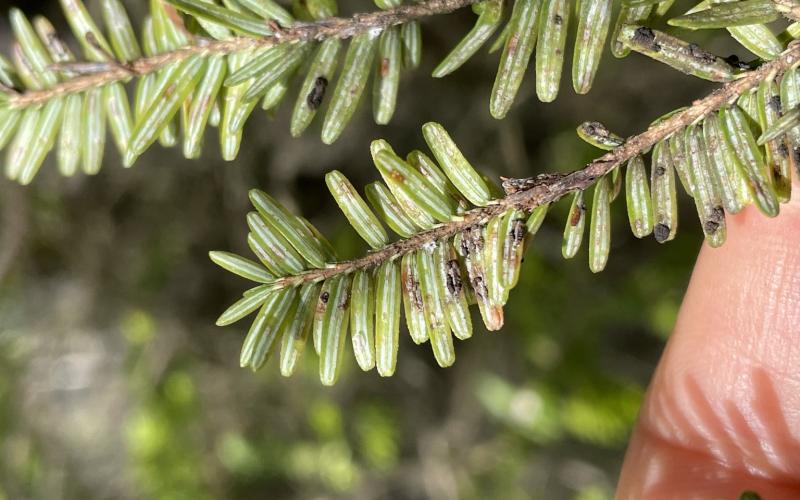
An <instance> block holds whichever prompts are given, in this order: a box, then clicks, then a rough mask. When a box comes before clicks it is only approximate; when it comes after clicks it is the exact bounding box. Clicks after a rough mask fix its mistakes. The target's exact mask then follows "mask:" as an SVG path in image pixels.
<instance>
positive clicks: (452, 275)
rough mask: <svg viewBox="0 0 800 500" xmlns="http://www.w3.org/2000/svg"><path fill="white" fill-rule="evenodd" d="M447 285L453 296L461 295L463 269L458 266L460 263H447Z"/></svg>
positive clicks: (452, 261)
mask: <svg viewBox="0 0 800 500" xmlns="http://www.w3.org/2000/svg"><path fill="white" fill-rule="evenodd" d="M445 283H446V285H447V291H448V293H449V294H450V295H451V296H456V295H458V294H459V293H461V286H462V284H461V268H460V267H459V266H458V261H457V260H455V259H453V260H450V261H447V264H446V273H445Z"/></svg>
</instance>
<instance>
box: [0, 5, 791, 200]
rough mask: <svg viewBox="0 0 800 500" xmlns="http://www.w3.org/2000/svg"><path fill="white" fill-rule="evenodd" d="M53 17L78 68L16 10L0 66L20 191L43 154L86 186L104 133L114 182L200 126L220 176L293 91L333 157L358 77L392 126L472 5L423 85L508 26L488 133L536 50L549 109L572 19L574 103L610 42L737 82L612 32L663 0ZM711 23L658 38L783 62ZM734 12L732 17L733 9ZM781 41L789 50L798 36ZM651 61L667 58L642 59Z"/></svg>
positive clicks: (743, 30) (170, 9)
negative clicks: (432, 38)
mask: <svg viewBox="0 0 800 500" xmlns="http://www.w3.org/2000/svg"><path fill="white" fill-rule="evenodd" d="M60 1H61V5H62V8H63V10H64V13H65V16H66V18H67V21H68V22H69V25H70V27H71V29H72V31H73V34H74V36H75V38H76V39H77V41H78V42H79V44H80V46H81V50H82V54H81V55H76V54H73V53H71V51H70V50H69V48H68V47H67V45H66V44H65V43H64V42H63V41H62V39H61V38H60V37H59V35H58V34H57V33H56V32H55V30H54V28H53V26H52V25H51V23H50V22H48V21H47V20H46V19H45V18H43V17H36V18H34V19H33V21H32V22H30V21H29V20H28V19H27V18H26V17H25V15H24V14H22V12H21V11H19V10H16V9H15V10H12V12H11V25H12V29H13V32H14V36H15V39H16V42H15V44H14V46H13V47H12V51H11V60H10V61H9V60H7V59H5V58H3V57H2V56H0V149H3V148H4V147H7V153H6V161H5V172H6V175H7V176H8V177H9V178H11V179H15V180H17V181H19V182H21V183H23V184H27V183H29V182H31V181H32V179H33V178H34V176H35V175H36V173H37V172H38V170H39V168H40V166H41V165H42V162H43V161H44V159H45V157H46V156H47V155H48V153H49V152H50V151H51V150H53V149H56V150H57V154H56V156H57V163H58V167H59V170H60V172H61V173H63V174H64V175H73V174H75V173H76V172H77V171H78V170H82V171H83V172H84V173H87V174H93V173H96V172H97V171H98V170H99V169H100V167H101V164H102V160H103V154H104V149H105V148H104V145H105V141H106V134H107V129H110V132H111V136H112V137H113V139H114V143H115V145H116V147H117V150H118V151H119V152H120V154H121V156H122V158H123V162H124V164H125V165H126V166H130V165H132V164H133V163H134V162H135V161H136V159H137V158H138V157H139V156H140V155H141V154H142V153H143V152H144V151H146V150H147V149H148V148H149V147H150V146H151V145H152V144H153V143H155V142H156V141H158V142H160V143H161V144H162V145H164V146H174V145H177V144H178V142H179V141H180V139H179V134H180V135H182V143H183V153H184V155H185V156H186V157H187V158H197V157H198V156H200V154H201V151H202V148H203V140H204V136H205V131H206V128H208V127H209V126H212V127H217V128H218V129H219V141H220V148H221V152H222V156H223V158H224V159H226V160H232V159H234V158H235V157H236V155H237V153H238V150H239V147H240V144H241V140H242V132H243V128H244V124H245V123H246V121H247V119H248V117H249V116H250V115H251V113H252V112H253V111H254V109H255V108H256V106H258V105H259V104H260V105H261V108H262V109H264V110H267V111H272V110H274V109H276V108H277V107H278V106H279V105H280V104H281V102H282V101H283V100H285V99H286V98H287V95H289V94H290V91H292V90H294V92H296V97H295V100H294V101H295V102H294V108H293V112H292V118H291V123H290V129H291V132H292V135H295V136H297V135H300V134H301V133H303V131H305V130H306V128H307V127H308V126H309V125H310V124H311V122H312V121H313V119H314V118H315V116H316V115H317V114H318V112H319V111H320V110H321V109H322V106H323V105H325V109H324V119H323V123H322V132H321V135H322V140H323V142H325V143H328V144H329V143H332V142H334V141H335V140H336V139H337V138H338V137H339V136H340V134H341V133H342V131H343V130H344V128H345V127H346V125H347V123H348V122H349V121H350V119H351V118H352V116H353V114H354V113H355V110H356V108H357V106H358V104H359V102H360V101H361V100H362V95H363V93H364V92H365V90H366V87H367V83H368V81H369V80H370V77H372V80H373V81H372V101H373V103H372V104H373V115H374V118H375V121H376V122H377V123H380V124H383V123H388V122H389V121H390V120H391V118H392V115H393V113H394V110H395V107H396V102H397V99H398V93H399V86H400V78H401V74H402V72H403V71H405V70H409V69H413V68H415V67H417V66H418V65H419V63H420V58H421V51H422V40H421V32H420V25H419V20H420V19H422V18H424V17H428V16H433V15H438V14H444V13H447V12H450V11H453V10H455V9H458V8H462V7H465V6H468V5H472V6H473V10H474V11H475V13H476V14H478V19H477V21H476V24H475V26H474V28H473V29H472V30H471V31H470V32H469V33H467V35H466V36H465V37H464V38H463V39H462V40H461V42H459V44H458V45H457V46H456V47H455V48H454V49H453V50H452V51H451V53H450V54H449V55H447V57H445V59H444V60H443V61H442V62H441V63H440V64H439V65H438V66H437V67H436V68H435V70H434V71H433V76H435V77H442V76H445V75H447V74H449V73H451V72H453V71H455V70H456V69H458V68H459V67H460V66H461V65H463V64H464V63H465V62H466V61H468V60H469V59H470V58H471V57H472V56H474V55H475V54H476V53H477V51H478V50H479V49H480V48H481V47H482V46H483V45H485V44H486V42H488V41H489V39H490V38H491V37H492V36H493V35H494V34H495V32H496V31H497V30H498V29H500V26H501V25H503V24H504V23H505V25H504V27H503V28H502V30H500V34H499V36H497V38H496V40H495V42H494V43H493V45H492V47H491V49H490V50H499V49H500V48H502V55H501V56H500V62H499V67H498V72H497V76H496V79H495V84H494V87H493V90H492V93H491V97H490V111H491V114H492V115H493V116H495V117H496V118H502V117H503V116H505V114H506V113H507V112H508V110H509V109H510V107H511V105H512V104H513V102H514V100H515V98H516V95H517V92H518V90H519V88H520V86H521V84H522V80H523V77H524V75H525V72H526V69H527V67H528V65H529V62H530V59H531V56H532V55H533V53H534V50H535V52H536V57H535V61H536V63H535V66H536V76H535V80H536V82H535V83H536V92H537V95H538V97H539V98H540V99H541V100H542V101H551V100H553V99H555V97H556V95H557V93H558V88H559V83H560V79H561V74H562V69H563V65H564V50H565V44H566V39H567V35H568V28H569V23H570V19H571V18H572V17H575V18H576V19H577V29H576V35H575V44H574V45H575V47H574V51H573V52H574V57H573V64H572V80H573V87H574V89H575V91H576V92H578V93H586V92H588V91H589V89H590V88H591V85H592V82H593V80H594V77H595V74H596V72H597V70H598V67H599V63H600V60H601V56H602V52H603V47H604V45H605V43H606V40H607V39H609V33H610V42H611V43H610V44H611V51H612V53H613V54H614V55H615V56H618V57H622V56H624V55H626V54H627V53H628V52H629V50H630V48H631V47H632V48H634V49H635V50H639V51H642V52H644V53H646V54H648V55H651V56H653V57H656V58H657V59H660V60H667V59H669V58H670V57H672V59H675V58H676V54H677V55H678V56H682V55H684V53H688V52H687V50H689V49H691V50H690V52H692V53H693V59H692V61H693V63H692V64H693V66H694V67H695V71H690V73H692V74H695V75H698V76H701V77H708V75H707V73H708V71H714V72H715V73H714V74H713V78H712V79H715V80H725V79H730V78H732V77H733V76H734V75H735V74H736V73H737V72H738V71H740V70H741V68H740V67H738V66H736V65H734V66H733V67H731V65H730V64H729V63H728V62H726V61H723V60H721V59H719V58H716V60H715V61H709V60H708V59H707V57H708V54H707V53H705V52H703V51H700V50H699V49H698V50H695V49H694V48H696V46H694V45H693V44H688V43H685V42H680V41H678V40H677V39H674V40H673V39H671V38H669V37H668V36H667V35H659V36H660V37H661V38H662V39H663V40H659V41H658V42H659V43H658V44H657V45H653V44H650V46H647V45H646V44H645V45H643V44H642V43H641V42H642V40H641V39H637V38H636V37H631V34H630V33H628V32H625V31H624V27H625V26H627V25H629V24H631V23H634V24H635V23H643V22H646V21H651V20H653V19H654V18H655V17H658V16H662V15H664V14H665V13H666V12H667V10H668V9H669V7H670V5H671V3H672V0H665V1H662V2H650V1H647V2H631V3H630V5H627V4H626V5H623V7H622V8H621V9H620V11H619V12H618V15H617V17H616V21H615V23H614V25H613V28H612V25H611V21H612V2H611V0H589V1H586V2H572V1H570V0H516V1H514V2H513V5H507V4H506V2H504V1H503V0H484V1H482V2H476V0H427V1H426V2H421V3H417V4H408V5H403V4H402V1H401V0H376V5H377V6H378V7H379V9H381V10H379V11H377V12H373V13H368V14H359V15H355V16H353V17H351V18H337V17H333V16H335V15H336V12H337V7H336V4H335V2H334V1H333V0H309V1H304V2H301V1H300V0H296V1H295V2H294V3H293V5H292V9H291V10H292V12H291V13H290V12H289V11H287V10H286V9H285V8H284V7H282V6H281V5H279V4H277V3H275V2H274V1H273V0H224V1H223V2H222V3H221V4H220V3H219V2H218V0H150V13H149V15H148V16H147V17H146V19H145V20H144V22H143V24H142V27H141V29H140V30H139V33H137V32H136V30H134V27H133V24H132V23H131V21H130V19H129V17H128V15H127V13H126V11H125V9H124V7H123V5H122V3H121V1H120V0H101V1H100V7H101V14H102V15H101V17H102V21H103V22H102V23H100V22H97V21H95V20H94V19H93V18H92V17H91V16H90V14H89V11H88V10H87V9H86V7H85V5H84V4H83V2H82V1H81V0H60ZM748 1H750V2H756V0H748ZM758 2H759V3H757V5H756V6H755V7H752V8H751V9H750V10H752V11H753V13H751V14H747V13H748V12H750V10H747V9H744V11H745V14H747V15H748V16H749V17H746V19H747V20H748V22H759V23H763V22H769V21H771V20H774V18H775V17H776V16H777V15H778V11H777V10H776V9H777V7H774V6H772V4H770V3H769V2H766V3H765V0H758ZM573 3H574V4H575V5H573ZM704 5H705V6H706V7H707V4H705V3H701V4H700V5H699V6H698V7H696V8H695V9H693V11H694V10H697V9H701V8H702V6H704ZM737 6H738V4H737ZM573 7H574V9H573ZM720 8H722V7H721V6H719V5H717V4H715V5H714V6H712V7H710V8H707V9H706V10H700V11H699V12H696V13H690V14H689V15H687V16H680V17H678V18H675V19H673V20H671V21H670V22H672V23H673V24H676V25H680V26H686V27H690V28H702V27H708V26H722V25H726V26H727V25H731V27H729V30H731V32H732V33H734V36H737V35H736V34H737V33H738V35H739V36H738V38H737V39H741V40H745V41H746V46H747V47H748V48H749V49H750V50H752V51H754V52H755V53H756V54H757V55H759V56H760V57H761V58H763V59H765V60H768V59H771V58H774V57H775V56H776V55H777V54H778V53H780V51H781V50H783V43H781V42H780V41H779V40H778V38H776V37H775V35H772V32H771V31H770V30H769V28H768V27H766V26H765V25H763V24H752V25H747V26H739V25H738V24H737V21H736V19H734V18H735V17H736V16H733V15H732V14H730V13H728V14H725V15H722V14H719V12H718V11H719V9H720ZM737 9H738V10H736V9H734V11H735V12H737V13H739V14H741V12H742V8H739V7H737ZM509 10H510V14H507V13H508V11H509ZM729 10H730V9H729ZM573 11H574V13H573ZM573 14H574V15H573ZM723 14H724V13H723ZM739 14H737V15H739ZM506 15H508V19H506ZM726 15H727V17H725V16H726ZM742 15H744V14H742ZM698 16H699V17H698ZM703 16H705V17H703ZM709 19H713V20H715V23H716V24H715V23H710V21H709ZM733 24H736V26H733ZM101 26H104V28H105V29H102V28H101ZM793 26H794V25H793ZM793 26H791V27H790V29H789V30H788V31H787V33H789V35H792V34H797V33H795V32H796V31H800V29H798V28H796V27H793ZM737 30H738V31H737ZM756 35H757V36H756ZM348 38H349V39H350V40H349V42H347V41H345V39H348ZM667 39H669V40H672V42H671V43H667ZM662 42H663V43H662ZM345 45H347V47H345ZM656 46H658V47H664V48H670V47H671V48H672V49H674V50H672V51H668V50H664V51H658V50H651V49H653V47H656ZM678 58H679V59H680V57H678ZM683 59H684V61H683V63H686V61H685V59H686V57H683ZM667 62H669V61H667ZM690 62H691V61H690ZM712 62H713V64H712ZM673 66H676V65H675V64H673ZM714 66H717V67H716V68H715V67H714ZM676 67H679V66H676ZM680 69H684V70H685V68H680ZM720 71H722V72H723V74H722V76H720ZM337 73H338V76H337ZM130 81H135V87H134V88H133V90H134V91H133V99H132V102H131V101H129V97H128V93H129V91H130V90H131V89H126V87H125V86H124V84H125V83H127V82H130Z"/></svg>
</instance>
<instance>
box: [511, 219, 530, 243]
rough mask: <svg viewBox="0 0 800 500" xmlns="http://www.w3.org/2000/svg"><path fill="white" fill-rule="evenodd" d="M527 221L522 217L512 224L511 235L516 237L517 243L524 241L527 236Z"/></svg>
mask: <svg viewBox="0 0 800 500" xmlns="http://www.w3.org/2000/svg"><path fill="white" fill-rule="evenodd" d="M525 229H526V228H525V221H524V220H522V219H515V220H514V222H512V224H511V232H510V234H509V235H510V236H511V237H512V238H513V239H514V243H515V244H519V243H522V240H523V238H525Z"/></svg>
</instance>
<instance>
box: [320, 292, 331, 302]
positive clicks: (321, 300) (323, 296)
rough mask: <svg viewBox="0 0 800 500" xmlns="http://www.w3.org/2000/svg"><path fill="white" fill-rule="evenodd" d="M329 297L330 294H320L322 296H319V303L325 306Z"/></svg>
mask: <svg viewBox="0 0 800 500" xmlns="http://www.w3.org/2000/svg"><path fill="white" fill-rule="evenodd" d="M329 297H330V294H329V293H328V292H322V294H321V295H320V296H319V301H320V302H322V303H323V304H327V303H328V298H329Z"/></svg>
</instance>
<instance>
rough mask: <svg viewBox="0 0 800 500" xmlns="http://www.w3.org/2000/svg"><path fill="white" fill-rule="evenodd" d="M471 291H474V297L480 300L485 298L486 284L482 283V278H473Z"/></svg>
mask: <svg viewBox="0 0 800 500" xmlns="http://www.w3.org/2000/svg"><path fill="white" fill-rule="evenodd" d="M472 289H473V290H474V291H475V295H477V296H478V297H479V298H481V299H483V298H486V294H487V293H488V292H489V291H488V290H487V289H486V284H485V283H484V282H483V277H482V276H475V278H474V279H473V280H472Z"/></svg>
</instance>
